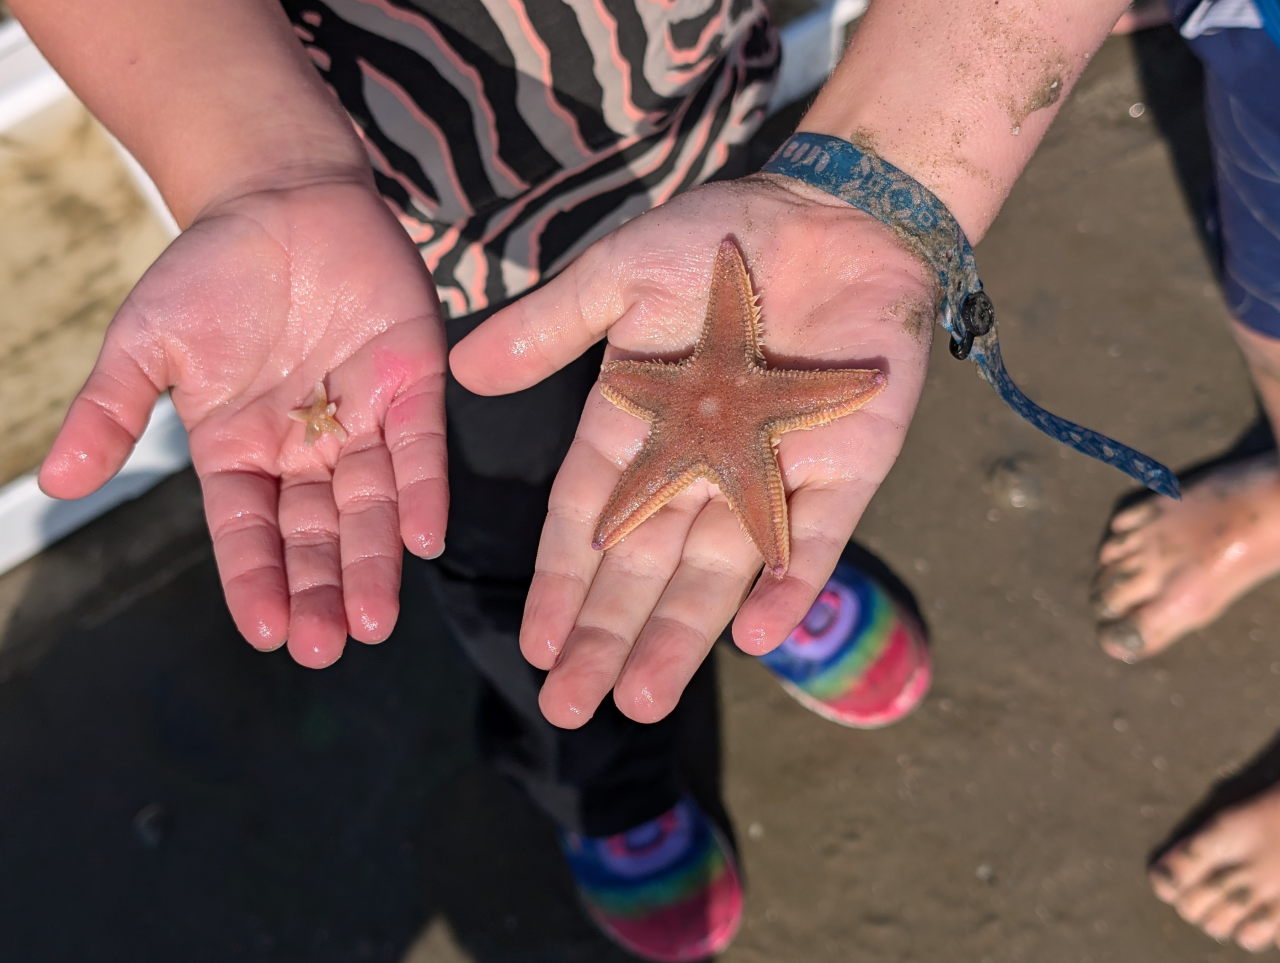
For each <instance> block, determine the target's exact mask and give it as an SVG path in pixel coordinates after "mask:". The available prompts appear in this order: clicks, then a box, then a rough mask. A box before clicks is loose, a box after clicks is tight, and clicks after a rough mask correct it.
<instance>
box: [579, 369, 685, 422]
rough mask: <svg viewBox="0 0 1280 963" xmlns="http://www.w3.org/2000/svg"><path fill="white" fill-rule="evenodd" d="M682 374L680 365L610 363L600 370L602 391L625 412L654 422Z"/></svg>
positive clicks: (682, 370)
mask: <svg viewBox="0 0 1280 963" xmlns="http://www.w3.org/2000/svg"><path fill="white" fill-rule="evenodd" d="M683 372H684V365H683V364H682V363H680V362H674V363H668V362H663V361H610V362H608V363H607V364H605V365H604V366H602V367H601V368H600V390H601V392H603V394H604V396H605V397H606V398H608V399H609V401H611V402H613V404H615V405H617V406H618V407H619V408H621V409H622V410H623V411H625V412H628V413H629V414H633V415H635V416H636V417H637V418H643V419H645V420H646V421H653V420H654V416H655V415H656V413H657V412H659V411H661V410H662V407H663V404H664V402H667V401H669V400H670V398H671V392H672V390H673V389H674V388H675V387H676V386H677V385H679V384H680V382H681V379H682V377H683Z"/></svg>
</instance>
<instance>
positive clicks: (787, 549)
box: [712, 438, 791, 575]
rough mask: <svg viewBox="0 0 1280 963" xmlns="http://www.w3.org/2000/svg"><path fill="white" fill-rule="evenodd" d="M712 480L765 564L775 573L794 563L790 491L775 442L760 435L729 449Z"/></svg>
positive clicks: (716, 467)
mask: <svg viewBox="0 0 1280 963" xmlns="http://www.w3.org/2000/svg"><path fill="white" fill-rule="evenodd" d="M712 479H713V480H714V481H715V483H716V484H717V485H719V486H720V491H721V493H722V494H723V495H724V497H725V498H726V499H727V500H728V502H729V507H730V508H732V509H733V511H734V514H736V515H737V516H738V519H739V520H740V521H741V522H742V527H743V528H744V529H746V532H747V535H749V536H750V538H751V541H753V542H754V543H755V545H756V548H757V549H758V550H759V552H760V554H761V555H762V556H764V564H765V566H766V567H767V568H768V569H769V570H770V571H771V572H773V574H774V575H782V574H783V573H784V572H786V570H787V566H788V565H789V564H790V562H791V531H790V526H789V525H788V522H787V492H786V489H785V488H784V487H783V484H782V471H781V470H780V469H779V468H778V456H777V454H776V453H775V452H774V450H773V445H772V444H770V443H769V442H768V440H767V439H764V438H761V439H760V441H759V443H758V444H755V445H748V446H745V447H740V448H737V449H735V450H734V451H733V452H727V453H726V454H725V456H724V458H723V459H721V460H720V463H718V464H716V465H713V466H712Z"/></svg>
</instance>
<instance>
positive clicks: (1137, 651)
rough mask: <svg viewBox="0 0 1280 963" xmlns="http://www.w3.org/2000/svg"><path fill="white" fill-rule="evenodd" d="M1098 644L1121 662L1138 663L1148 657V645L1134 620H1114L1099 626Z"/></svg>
mask: <svg viewBox="0 0 1280 963" xmlns="http://www.w3.org/2000/svg"><path fill="white" fill-rule="evenodd" d="M1098 644H1099V645H1101V646H1102V649H1103V651H1104V652H1106V653H1107V655H1109V656H1111V657H1112V658H1113V659H1119V660H1120V661H1121V662H1137V661H1138V660H1139V659H1141V658H1144V657H1145V656H1146V655H1147V643H1146V641H1145V640H1144V639H1143V638H1142V631H1141V630H1140V629H1139V628H1138V625H1137V623H1136V622H1135V621H1134V620H1133V619H1128V618H1125V619H1112V620H1111V621H1109V622H1103V623H1101V624H1100V625H1099V626H1098Z"/></svg>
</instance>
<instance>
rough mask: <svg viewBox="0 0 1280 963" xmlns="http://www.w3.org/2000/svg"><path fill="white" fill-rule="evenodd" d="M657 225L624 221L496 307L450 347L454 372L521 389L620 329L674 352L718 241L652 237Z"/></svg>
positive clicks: (700, 310)
mask: <svg viewBox="0 0 1280 963" xmlns="http://www.w3.org/2000/svg"><path fill="white" fill-rule="evenodd" d="M660 223H661V222H660V221H658V220H650V221H648V222H646V224H645V225H643V226H642V224H641V221H639V220H637V221H635V222H633V223H632V224H629V225H627V226H626V227H625V228H623V229H622V230H621V231H620V232H618V233H616V234H613V235H610V236H609V237H607V238H605V239H604V240H603V241H599V242H597V243H596V244H594V245H592V246H591V247H590V248H588V249H587V250H586V251H585V252H583V254H582V255H581V256H579V257H578V259H577V260H576V261H574V262H573V263H572V264H571V265H569V267H568V268H566V269H565V270H564V271H562V272H561V273H560V274H559V275H557V276H556V277H554V278H552V279H551V281H549V282H547V284H545V285H543V286H542V287H541V288H538V289H536V290H534V291H531V292H529V293H528V294H526V295H524V296H523V297H521V298H520V299H519V300H518V301H516V302H515V303H514V304H511V305H509V306H508V307H506V308H503V309H502V310H501V311H498V312H496V313H495V314H494V315H493V317H491V318H489V319H488V320H487V321H485V322H484V323H483V324H481V325H480V326H479V327H478V328H476V329H475V330H474V331H473V332H471V333H470V334H469V335H467V337H465V338H463V339H462V340H461V341H460V342H458V344H457V345H455V346H454V348H453V350H452V351H451V352H450V354H449V365H450V367H451V368H452V370H453V373H454V376H455V377H456V378H457V379H458V380H459V381H460V382H461V383H462V384H463V385H464V386H465V387H467V388H468V389H470V390H471V391H474V392H476V393H477V394H482V395H494V394H506V393H509V392H512V391H518V390H520V389H521V388H527V387H529V386H530V385H532V384H536V383H537V382H539V381H541V380H542V379H543V378H545V377H547V376H548V375H550V374H551V373H552V372H555V371H558V370H559V369H560V368H563V367H564V366H565V365H566V364H568V363H569V362H570V361H572V360H573V359H574V358H576V357H578V355H580V354H582V352H583V351H585V350H586V349H587V348H589V347H590V346H591V345H593V344H595V343H596V342H597V341H599V340H600V339H601V338H602V337H604V335H605V333H606V332H608V331H610V330H611V329H613V330H615V331H616V330H617V329H618V328H619V327H625V328H626V329H627V334H628V337H627V339H626V340H627V344H626V345H625V346H626V347H628V348H631V349H636V350H642V351H645V352H648V353H664V352H670V351H671V348H672V344H673V340H675V342H676V343H678V342H679V339H680V338H682V337H684V336H685V335H687V336H688V337H689V338H690V341H689V343H690V344H692V339H693V338H694V337H696V333H697V330H698V327H699V326H700V325H701V323H702V317H703V314H704V313H705V310H706V295H707V284H708V278H709V277H710V274H711V265H712V262H713V261H714V259H715V254H716V249H717V248H716V245H715V244H714V243H711V242H708V243H707V244H705V245H698V246H696V248H695V249H696V250H697V251H698V252H699V253H698V254H697V255H696V256H695V255H690V253H689V250H688V249H685V248H681V249H679V250H676V249H675V248H674V247H673V246H671V245H655V244H651V243H646V241H645V239H646V238H649V237H651V236H652V235H653V234H654V233H655V231H656V230H657V229H658V227H659V226H660ZM707 230H709V231H710V230H713V228H710V227H708V228H707ZM631 252H639V253H631ZM615 340H616V339H615Z"/></svg>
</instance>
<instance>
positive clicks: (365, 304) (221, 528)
mask: <svg viewBox="0 0 1280 963" xmlns="http://www.w3.org/2000/svg"><path fill="white" fill-rule="evenodd" d="M443 366H444V343H443V337H442V333H441V327H440V318H439V309H438V305H437V302H436V298H435V294H434V291H433V289H432V287H431V281H430V278H429V277H428V275H427V272H426V270H425V268H424V265H423V263H422V260H421V258H420V257H419V256H418V253H417V252H416V250H415V249H414V247H413V245H412V244H411V243H410V242H409V240H408V238H407V237H406V235H405V234H404V232H403V230H402V229H401V228H400V226H399V225H398V224H397V223H396V221H395V219H394V218H393V217H392V216H391V215H390V213H389V212H388V210H387V208H386V206H385V205H384V204H383V202H382V201H381V200H380V199H379V198H378V196H377V195H376V194H375V193H374V192H373V191H372V190H371V189H370V188H369V187H366V186H364V185H362V184H356V183H345V182H344V183H327V184H315V185H311V186H307V187H301V188H295V189H292V190H281V191H264V192H260V193H255V194H250V195H247V196H242V197H239V198H237V199H235V200H232V201H229V202H225V203H222V204H220V205H218V206H217V208H216V209H214V210H211V211H209V212H206V213H205V214H203V215H202V216H200V217H199V218H198V219H197V220H196V222H195V223H194V224H193V225H192V226H191V227H190V228H188V229H187V230H186V231H185V232H184V233H183V234H182V235H181V236H180V237H179V238H178V239H177V240H175V241H174V242H173V244H171V245H170V247H169V248H168V250H166V251H165V252H164V254H163V255H162V256H161V257H160V258H159V260H157V261H156V263H155V264H154V265H153V266H152V267H151V269H150V270H149V271H148V272H147V273H146V275H145V276H144V277H143V278H142V280H141V281H139V282H138V285H137V286H136V287H135V288H134V289H133V292H132V293H131V294H130V295H129V297H128V299H127V300H126V301H125V303H124V305H123V306H122V307H121V308H120V311H119V313H118V314H117V315H116V317H115V319H114V320H113V321H112V323H111V326H110V328H109V330H108V332H107V336H106V339H105V342H104V344H103V348H102V353H101V355H100V356H99V358H98V362H97V365H96V366H95V367H94V369H93V372H92V374H91V375H90V376H89V379H88V381H87V383H86V384H85V386H84V388H83V389H82V390H81V392H80V394H79V395H78V396H77V397H76V399H75V400H74V401H73V402H72V405H71V409H70V411H69V412H68V414H67V417H66V421H65V422H64V423H63V426H62V430H61V431H60V432H59V434H58V436H57V438H56V440H55V441H54V443H53V447H52V449H51V451H50V453H49V455H48V457H47V458H46V459H45V462H44V466H43V468H42V469H41V473H40V483H41V485H42V486H43V488H44V490H45V491H46V492H48V493H49V494H51V495H55V496H57V497H61V498H76V497H79V496H81V495H85V494H87V493H89V492H91V491H93V490H94V489H95V488H97V487H98V486H99V485H101V484H102V483H103V482H105V481H106V480H107V479H108V478H110V477H111V476H112V475H113V474H115V472H116V471H117V470H118V469H119V468H120V466H121V464H122V463H123V462H124V460H125V458H126V457H127V455H128V454H129V451H130V450H131V449H132V447H133V445H134V443H135V442H136V440H137V438H138V435H139V433H140V432H141V431H142V430H143V428H144V427H145V426H146V423H147V418H148V416H149V414H150V411H151V407H152V405H153V404H154V402H155V400H156V397H157V396H158V395H159V393H160V392H161V391H163V390H165V389H166V388H172V389H173V401H174V405H175V406H176V408H177V410H178V413H179V414H180V415H181V417H182V420H183V422H184V424H185V425H186V426H187V430H188V431H189V433H190V436H191V455H192V461H193V463H194V465H195V469H196V472H197V473H198V474H199V476H200V480H201V484H202V486H203V489H204V499H205V510H206V514H207V516H208V521H209V528H210V530H211V532H212V534H213V542H214V551H215V554H216V557H217V560H218V568H219V571H220V573H221V577H222V583H223V587H224V589H225V590H226V596H227V604H228V606H229V608H230V610H231V613H232V616H233V617H234V619H235V621H236V625H237V626H238V627H239V629H240V631H241V632H242V633H244V635H245V637H246V638H247V639H248V640H249V641H250V642H251V643H252V644H253V645H254V646H256V647H258V648H261V649H271V648H275V647H277V646H279V645H281V644H282V643H283V642H285V640H286V639H287V640H288V645H289V651H290V652H291V653H292V655H293V657H294V658H295V659H297V661H298V662H300V663H302V664H304V665H308V666H315V667H319V666H324V665H328V664H329V663H331V662H333V661H334V660H335V659H337V658H338V656H339V655H340V654H341V652H342V648H343V645H344V644H345V640H346V637H347V635H348V634H350V635H351V636H353V637H354V638H356V639H359V640H360V641H362V642H378V641H381V640H382V639H384V638H386V636H387V635H388V633H390V631H391V629H392V626H393V625H394V623H395V620H396V616H397V614H398V604H399V603H398V589H399V583H400V564H401V548H400V545H401V542H402V541H403V543H404V545H406V546H407V547H408V548H409V549H410V551H412V552H414V553H416V554H418V555H421V556H425V557H433V556H435V555H438V554H439V553H440V551H441V550H442V549H443V547H444V525H445V513H446V508H447V492H446V484H445V464H444V461H445V452H444V435H443V428H444V420H443V419H444V415H443V402H442V397H443V395H442V389H443V378H442V374H443ZM321 381H322V382H323V383H324V385H325V388H326V389H327V391H328V394H329V397H330V398H331V399H332V400H334V401H336V402H337V412H336V418H337V420H338V421H339V422H340V423H341V425H342V426H343V427H344V428H345V430H346V434H347V440H346V441H345V443H344V442H342V441H340V440H339V439H338V437H337V435H336V434H325V435H321V436H320V438H319V439H318V440H317V441H316V443H315V445H314V446H307V445H305V444H304V441H303V436H304V426H303V425H301V424H299V423H298V422H296V421H293V420H290V418H289V417H288V414H289V412H290V410H291V409H295V408H299V407H303V406H305V405H306V404H307V403H308V402H310V400H311V396H312V394H313V390H314V386H315V384H316V383H317V382H321ZM397 505H398V509H397Z"/></svg>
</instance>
